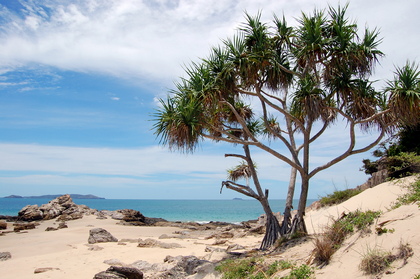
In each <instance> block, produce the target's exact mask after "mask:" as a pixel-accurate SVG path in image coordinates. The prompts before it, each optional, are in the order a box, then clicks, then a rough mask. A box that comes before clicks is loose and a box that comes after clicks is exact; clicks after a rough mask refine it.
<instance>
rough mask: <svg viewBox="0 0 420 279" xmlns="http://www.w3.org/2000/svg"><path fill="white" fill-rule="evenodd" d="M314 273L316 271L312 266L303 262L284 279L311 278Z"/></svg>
mask: <svg viewBox="0 0 420 279" xmlns="http://www.w3.org/2000/svg"><path fill="white" fill-rule="evenodd" d="M313 273H314V271H313V269H312V268H311V267H310V266H308V265H306V264H303V265H301V266H299V267H296V268H294V269H293V270H292V271H291V272H290V274H289V275H288V276H286V277H284V279H309V278H311V276H312V274H313Z"/></svg>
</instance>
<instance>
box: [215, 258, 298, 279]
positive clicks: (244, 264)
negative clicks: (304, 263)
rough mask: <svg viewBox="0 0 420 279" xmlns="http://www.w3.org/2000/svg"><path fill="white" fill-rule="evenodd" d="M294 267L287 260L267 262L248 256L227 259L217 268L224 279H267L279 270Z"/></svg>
mask: <svg viewBox="0 0 420 279" xmlns="http://www.w3.org/2000/svg"><path fill="white" fill-rule="evenodd" d="M292 267H294V265H293V264H292V263H290V262H286V261H275V262H273V263H271V264H266V263H264V261H263V259H255V258H248V259H236V260H233V259H230V260H225V261H223V262H222V263H221V264H219V265H218V266H217V267H216V270H217V271H219V272H221V273H223V275H222V279H266V278H270V277H271V276H272V275H273V274H274V273H276V272H277V271H279V270H283V269H289V268H292Z"/></svg>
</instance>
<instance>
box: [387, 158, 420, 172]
mask: <svg viewBox="0 0 420 279" xmlns="http://www.w3.org/2000/svg"><path fill="white" fill-rule="evenodd" d="M386 165H387V169H388V172H389V177H391V178H400V177H405V176H409V175H412V174H414V173H419V172H420V156H418V155H417V154H416V153H414V152H409V153H405V152H401V153H399V154H398V155H395V156H390V157H388V158H386Z"/></svg>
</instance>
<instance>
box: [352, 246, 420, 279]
mask: <svg viewBox="0 0 420 279" xmlns="http://www.w3.org/2000/svg"><path fill="white" fill-rule="evenodd" d="M413 255H414V252H413V249H412V248H411V247H410V245H409V244H408V243H403V242H400V245H399V246H398V247H397V253H396V254H391V252H385V251H381V250H379V249H373V250H368V252H367V253H366V254H365V255H364V256H363V258H362V261H361V263H360V265H359V268H360V270H362V271H363V272H365V273H366V274H378V273H382V272H383V271H385V270H386V269H388V268H389V267H390V266H391V263H392V262H393V261H395V260H402V261H403V265H406V264H407V263H408V258H410V257H411V256H413ZM418 279H420V278H418Z"/></svg>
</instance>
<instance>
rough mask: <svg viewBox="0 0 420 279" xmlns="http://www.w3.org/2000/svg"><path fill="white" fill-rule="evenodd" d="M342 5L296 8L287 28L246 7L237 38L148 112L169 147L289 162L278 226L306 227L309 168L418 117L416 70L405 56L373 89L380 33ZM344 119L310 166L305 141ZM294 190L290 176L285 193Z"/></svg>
mask: <svg viewBox="0 0 420 279" xmlns="http://www.w3.org/2000/svg"><path fill="white" fill-rule="evenodd" d="M346 10H347V6H344V7H338V8H336V9H335V8H332V7H329V8H328V9H327V10H325V11H324V10H323V11H321V10H315V11H314V12H313V13H312V14H305V13H302V16H301V17H300V19H299V20H298V23H297V26H294V27H291V26H288V24H287V22H286V20H285V19H284V17H283V18H281V19H279V18H278V17H276V16H274V20H273V23H272V25H271V26H269V25H268V24H266V23H262V22H261V17H260V14H257V15H256V16H250V15H248V14H246V16H245V18H246V22H245V23H244V24H243V25H242V26H241V28H240V29H239V31H238V34H237V35H235V36H233V37H232V38H230V39H226V40H224V41H223V43H222V45H221V46H218V47H214V48H212V49H211V52H210V55H209V56H208V58H206V59H201V60H200V62H199V63H192V65H191V66H190V67H189V68H187V69H186V74H187V75H186V77H184V78H181V79H180V82H178V83H177V84H176V89H175V90H173V91H172V92H171V95H169V96H168V98H167V99H166V100H161V106H160V108H159V109H158V110H157V112H156V115H155V116H156V118H155V125H154V129H155V132H156V134H157V135H158V137H160V138H161V142H162V143H163V144H166V145H169V147H170V148H172V149H174V148H175V149H180V150H183V151H191V152H192V151H194V150H195V148H196V147H197V145H198V144H199V143H200V142H201V140H203V139H210V140H214V141H216V142H218V141H224V142H229V143H233V144H240V145H242V146H244V147H247V148H249V147H252V148H258V149H260V150H263V151H265V152H267V155H268V156H274V157H276V158H278V159H279V160H281V161H283V162H284V163H286V164H288V165H290V167H291V169H292V177H293V174H294V173H295V174H296V173H297V174H299V176H300V180H301V187H300V197H299V204H298V208H297V213H296V215H295V216H294V217H293V218H291V214H290V209H291V199H290V201H289V199H288V204H287V205H286V210H285V218H284V220H285V221H284V222H283V225H282V230H281V233H287V234H290V233H295V232H302V233H306V232H307V230H306V225H305V222H304V215H305V207H306V202H307V197H308V189H309V182H310V180H311V179H312V178H313V177H314V176H315V175H316V174H317V173H319V172H320V171H323V170H325V169H327V168H329V167H331V166H333V165H335V164H337V163H338V162H340V161H342V160H344V159H346V158H347V157H349V156H351V155H354V154H357V153H362V152H366V151H368V150H369V149H371V148H373V147H374V146H376V145H377V144H378V143H379V142H380V141H381V139H382V138H383V137H384V135H385V134H386V133H390V132H392V131H394V129H396V128H398V127H400V126H401V125H415V124H416V123H419V122H420V117H419V116H420V110H419V108H420V107H419V106H420V86H419V71H418V68H417V67H416V65H414V64H410V63H407V64H406V65H405V66H403V67H402V68H398V69H397V70H396V71H395V77H394V80H393V81H390V82H389V83H388V86H387V88H386V89H385V90H382V91H378V90H376V89H375V87H374V85H373V82H372V81H370V80H369V79H370V78H371V76H372V74H373V70H374V67H375V64H377V63H378V61H379V58H381V57H382V56H383V53H382V52H381V51H380V50H379V49H378V46H379V44H380V41H381V39H380V38H379V33H378V31H377V29H374V30H369V29H367V28H366V29H365V30H364V33H363V34H361V35H359V34H358V32H359V30H358V29H357V24H356V23H355V22H352V21H350V20H349V19H348V18H347V16H346ZM251 108H252V109H251ZM343 121H344V122H345V129H347V131H348V140H347V142H343V143H342V145H341V146H342V151H341V152H339V153H338V154H336V155H335V157H333V158H332V159H328V160H326V161H325V162H323V163H322V164H320V165H314V164H310V155H311V153H310V150H311V147H312V146H314V145H316V143H317V142H318V141H319V139H320V138H321V136H322V135H323V134H324V132H325V131H327V130H328V129H330V128H332V127H334V126H337V125H340V124H342V123H343ZM255 122H258V123H259V125H260V127H262V128H260V129H259V132H256V130H255V129H253V127H255V125H254V124H253V123H255ZM251 124H252V125H251ZM343 128H344V127H343ZM261 131H263V132H261ZM365 132H374V133H373V139H372V140H371V142H369V143H367V144H365V145H361V144H357V145H356V140H357V138H358V136H359V135H360V134H362V133H365ZM279 143H280V144H279ZM245 157H246V156H245ZM294 190H295V187H294V182H293V181H292V183H290V185H289V193H288V196H291V197H293V191H294ZM290 194H291V195H290ZM286 214H288V215H287V216H286Z"/></svg>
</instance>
